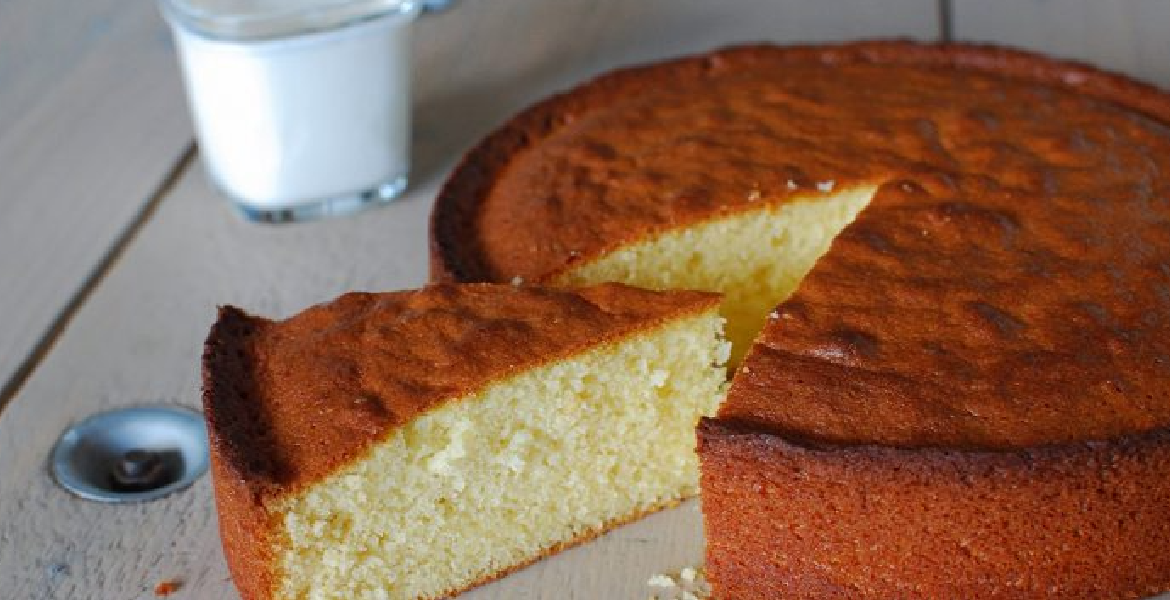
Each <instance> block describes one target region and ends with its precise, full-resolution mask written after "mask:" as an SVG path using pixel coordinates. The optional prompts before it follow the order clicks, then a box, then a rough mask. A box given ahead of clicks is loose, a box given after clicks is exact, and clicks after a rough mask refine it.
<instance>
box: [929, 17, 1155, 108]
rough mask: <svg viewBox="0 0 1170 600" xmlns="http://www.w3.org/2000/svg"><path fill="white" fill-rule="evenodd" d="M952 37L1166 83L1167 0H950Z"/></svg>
mask: <svg viewBox="0 0 1170 600" xmlns="http://www.w3.org/2000/svg"><path fill="white" fill-rule="evenodd" d="M952 14H953V31H954V35H955V38H956V39H960V40H978V41H986V42H998V43H1002V44H1010V45H1014V46H1019V47H1022V48H1029V49H1033V50H1040V51H1043V52H1047V53H1050V54H1052V55H1055V56H1060V57H1064V58H1072V59H1077V60H1082V61H1087V62H1089V63H1092V64H1095V65H1097V66H1101V67H1106V68H1109V69H1113V70H1117V71H1121V72H1123V73H1128V74H1130V75H1133V76H1136V77H1139V78H1142V79H1145V80H1147V81H1150V82H1152V83H1155V84H1158V85H1161V86H1163V87H1170V60H1167V57H1170V34H1167V25H1168V24H1170V2H1164V1H1161V0H1111V1H1102V0H954V4H953V12H952Z"/></svg>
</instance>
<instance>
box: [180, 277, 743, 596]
mask: <svg viewBox="0 0 1170 600" xmlns="http://www.w3.org/2000/svg"><path fill="white" fill-rule="evenodd" d="M718 303H719V298H718V296H717V295H714V294H710V293H706V292H682V291H679V292H653V291H646V290H640V289H636V288H631V287H627V286H623V285H619V284H608V285H601V286H595V287H590V288H584V289H579V290H572V291H567V290H551V289H540V288H535V287H517V286H512V285H490V284H475V285H437V286H430V287H427V288H425V289H422V290H419V291H408V292H391V293H383V294H367V293H350V294H346V295H344V296H342V297H340V298H338V299H337V300H335V301H333V302H330V303H328V304H323V305H320V306H316V307H313V308H310V309H308V310H306V311H304V312H303V313H300V314H298V315H296V316H293V317H291V318H289V319H287V320H283V321H272V320H268V319H264V318H260V317H255V316H249V315H247V314H245V313H243V312H242V311H240V310H239V309H236V308H231V307H225V308H222V309H221V310H220V313H219V316H218V319H217V321H216V323H215V324H214V326H213V327H212V329H211V332H210V334H209V337H208V340H207V343H206V347H205V352H204V358H203V364H204V370H203V381H204V389H203V400H204V410H205V413H206V416H207V422H208V429H209V437H210V441H211V460H212V476H213V482H214V485H215V496H216V505H217V510H218V514H219V523H220V530H221V538H222V542H223V547H224V552H225V555H226V557H227V562H228V566H229V567H230V569H231V573H232V576H233V579H234V581H235V583H236V586H237V587H238V588H239V590H240V592H241V594H242V596H243V597H244V598H245V600H269V599H281V600H294V599H295V600H309V599H311V600H326V599H345V600H372V599H400V598H420V599H421V598H439V597H446V596H449V595H452V594H454V593H457V592H458V591H460V590H464V589H466V588H469V587H471V586H474V585H477V584H480V583H482V582H486V581H488V580H491V579H494V578H497V577H500V576H502V575H503V574H505V573H507V572H509V571H511V570H514V569H517V568H519V567H521V566H523V565H525V564H527V563H530V562H532V561H534V560H536V559H538V558H540V557H542V556H544V555H547V554H549V553H552V552H555V551H557V550H558V549H561V548H564V547H566V546H570V545H572V544H576V543H579V542H581V541H583V540H586V539H588V538H591V537H593V536H596V535H598V534H600V533H601V532H603V531H605V530H607V529H609V528H611V527H613V526H615V525H617V524H620V523H622V522H625V521H629V520H631V519H635V518H637V517H639V516H640V515H643V514H646V513H649V512H651V511H654V510H657V509H660V508H663V507H665V506H669V505H671V504H673V503H676V502H678V501H679V500H680V499H683V498H686V497H688V496H692V495H694V494H695V493H696V492H697V486H698V465H697V458H696V455H695V452H694V446H695V437H694V428H695V425H696V423H697V421H698V418H699V416H700V415H709V414H712V413H713V412H714V409H715V405H716V403H717V402H718V400H719V398H720V397H721V396H722V393H723V388H724V387H725V385H726V370H725V367H724V366H723V364H722V363H723V361H724V360H726V356H727V352H728V350H729V348H728V345H727V343H726V342H723V341H721V339H720V337H719V336H720V329H721V327H722V321H721V318H720V317H719V316H718Z"/></svg>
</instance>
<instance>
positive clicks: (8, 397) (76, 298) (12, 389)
mask: <svg viewBox="0 0 1170 600" xmlns="http://www.w3.org/2000/svg"><path fill="white" fill-rule="evenodd" d="M194 160H195V142H194V141H191V142H188V143H187V147H186V149H185V150H183V153H182V154H181V155H180V156H179V159H178V160H176V161H175V163H174V164H173V165H172V166H171V168H170V169H169V170H167V172H166V175H165V176H164V177H163V179H162V181H161V182H160V183H159V185H158V187H157V188H156V189H155V191H154V193H152V194H151V195H150V196H149V197H148V198H147V200H146V202H145V203H144V204H143V205H142V208H141V209H140V210H139V211H138V213H137V214H136V215H134V218H133V219H132V220H131V221H130V223H129V224H128V225H127V226H126V228H125V229H123V230H122V232H121V233H120V234H119V235H118V237H117V239H115V240H114V243H113V244H111V245H110V248H109V250H107V251H106V254H105V256H103V257H102V258H101V260H100V261H98V263H97V266H95V267H94V269H93V271H91V272H90V274H89V276H88V277H86V278H85V281H83V282H82V284H81V286H80V287H79V288H78V289H77V291H76V292H74V294H73V296H72V297H71V298H70V299H69V302H67V303H66V304H65V306H64V307H63V308H62V309H61V312H60V313H58V314H57V316H56V317H54V318H53V321H52V322H51V323H50V324H49V327H48V328H47V329H46V330H45V333H44V334H42V335H41V337H40V339H39V340H37V342H36V344H34V345H33V347H32V349H31V350H29V352H28V354H27V355H25V357H24V359H23V360H22V361H21V362H20V364H19V365H18V366H17V368H16V371H14V372H13V374H12V377H11V378H10V379H9V380H8V381H7V382H6V383H5V384H4V386H3V387H0V413H3V412H4V409H5V408H7V407H8V405H9V403H10V402H11V401H12V399H13V398H15V397H16V396H17V394H19V393H20V390H21V389H22V388H23V387H24V384H25V383H26V382H27V381H28V380H29V378H30V377H31V376H32V374H33V372H35V371H36V369H37V367H38V366H40V364H41V362H42V361H43V360H44V359H45V357H46V356H48V354H49V351H50V350H52V349H53V345H54V344H55V343H56V342H57V340H58V339H60V337H61V335H62V334H63V333H64V332H65V330H66V329H67V328H68V327H69V323H70V322H71V321H72V320H73V316H74V315H76V314H77V311H78V310H79V309H80V308H81V307H82V306H83V305H84V304H85V301H86V300H88V299H89V297H90V295H91V294H93V291H94V290H95V289H97V286H98V285H100V284H101V282H102V280H103V279H105V277H106V275H107V274H108V273H109V272H110V270H111V269H113V267H114V265H115V264H117V262H118V259H119V258H121V256H122V254H124V253H125V251H126V248H128V247H129V246H130V243H131V242H133V241H134V238H135V237H137V236H138V232H140V231H141V230H142V228H143V227H144V226H145V225H146V224H147V223H148V222H149V221H150V219H151V217H153V216H154V214H155V212H156V211H157V209H158V206H159V204H161V203H162V200H163V198H165V197H166V196H167V195H168V194H170V192H171V190H172V189H174V187H175V186H176V185H177V184H178V182H179V181H180V180H181V179H182V178H183V175H184V174H185V173H186V172H187V170H188V169H189V168H190V167H191V164H192V163H193V162H194Z"/></svg>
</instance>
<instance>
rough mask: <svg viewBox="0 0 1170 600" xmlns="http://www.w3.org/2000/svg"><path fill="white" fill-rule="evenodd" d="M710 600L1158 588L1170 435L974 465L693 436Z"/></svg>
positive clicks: (761, 437) (1053, 594)
mask: <svg viewBox="0 0 1170 600" xmlns="http://www.w3.org/2000/svg"><path fill="white" fill-rule="evenodd" d="M699 454H700V457H701V461H702V466H701V472H702V481H701V487H702V495H703V513H704V527H705V528H706V530H707V544H708V548H707V575H708V579H710V580H711V583H712V586H713V588H714V589H715V590H716V591H717V592H718V593H717V595H716V596H715V597H716V598H719V599H721V600H731V599H734V600H771V599H774V598H786V599H792V600H801V599H806V598H807V599H810V600H811V599H814V598H815V599H817V600H823V599H831V598H840V599H843V600H844V599H848V600H863V599H866V600H867V599H885V598H905V599H907V600H910V599H921V600H933V599H936V598H980V599H985V600H996V599H1005V600H1006V599H1017V600H1018V599H1026V598H1061V599H1062V600H1101V599H1103V598H1110V599H1115V598H1135V599H1136V598H1146V597H1149V596H1153V595H1155V594H1157V593H1159V592H1162V591H1165V590H1166V589H1168V588H1170V554H1168V553H1167V552H1166V551H1165V548H1166V547H1167V546H1168V545H1170V515H1168V514H1167V513H1168V511H1170V508H1168V507H1170V485H1168V484H1167V482H1166V477H1165V474H1166V473H1170V432H1167V431H1165V430H1162V431H1156V432H1151V433H1147V434H1142V435H1137V436H1131V437H1128V438H1125V439H1122V440H1118V441H1115V442H1112V443H1099V442H1093V443H1084V444H1072V445H1062V446H1039V447H1035V448H1027V449H1020V450H1015V451H997V452H975V451H956V450H948V449H937V448H935V449H932V448H912V449H903V448H891V447H883V446H855V447H841V446H837V445H828V446H820V445H815V444H811V445H810V444H801V443H794V442H792V441H790V440H785V439H783V438H782V437H781V436H776V435H772V434H770V433H767V432H761V431H758V430H754V429H752V428H750V427H744V426H740V425H735V424H729V423H721V422H718V421H716V420H712V419H704V420H703V422H702V423H701V424H700V426H699Z"/></svg>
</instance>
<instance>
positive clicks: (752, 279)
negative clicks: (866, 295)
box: [556, 185, 877, 364]
mask: <svg viewBox="0 0 1170 600" xmlns="http://www.w3.org/2000/svg"><path fill="white" fill-rule="evenodd" d="M876 191H877V185H857V186H851V187H847V188H840V189H838V190H836V191H835V192H832V193H826V194H818V195H816V196H809V197H805V198H798V199H795V200H791V201H789V202H787V203H785V204H781V205H779V206H777V205H770V204H764V203H762V202H761V208H760V209H759V210H753V211H748V212H744V213H741V214H737V215H734V216H730V217H726V218H721V219H715V220H711V221H707V222H704V223H700V224H697V225H694V226H691V227H687V228H684V229H680V230H676V231H669V232H667V233H664V234H661V235H659V236H657V237H655V238H653V239H650V240H648V241H644V242H640V243H637V244H631V245H629V246H626V247H623V248H621V249H619V250H616V251H614V252H610V253H608V254H606V255H604V256H602V257H600V258H598V259H597V260H594V261H591V262H588V263H585V264H583V265H581V266H580V267H577V268H575V269H573V270H571V271H568V272H566V273H564V274H563V275H562V276H561V277H560V279H559V280H558V281H557V282H556V283H557V284H559V285H592V284H596V283H603V282H607V281H618V282H622V283H627V284H630V285H636V286H640V287H646V288H651V289H671V288H674V289H694V290H709V291H716V292H722V293H723V294H724V295H725V297H724V300H723V308H722V309H721V310H722V312H723V315H724V316H725V317H726V318H727V339H728V340H729V341H730V342H731V343H732V351H731V360H730V362H731V364H738V363H739V362H740V360H741V359H742V357H743V355H744V354H745V353H746V352H747V350H748V348H749V347H750V346H751V343H752V340H753V339H754V338H755V336H756V334H757V333H759V331H760V329H761V328H762V327H763V325H764V319H765V317H766V316H767V314H768V313H769V312H770V311H771V310H772V309H773V308H774V307H775V306H776V305H777V304H779V303H780V302H781V301H783V300H784V299H786V298H787V297H788V296H789V295H790V294H792V292H793V291H794V290H795V289H796V286H797V284H798V283H800V280H801V279H803V278H804V276H805V275H806V274H807V273H808V272H809V271H810V270H811V269H812V267H813V264H814V263H815V262H816V260H817V259H818V258H820V256H821V255H823V254H824V253H825V252H826V251H827V250H828V249H829V244H830V243H831V242H832V241H833V238H835V237H836V236H837V234H838V233H840V232H841V230H842V229H844V228H845V226H846V225H848V224H849V223H851V222H852V221H853V219H854V218H855V217H856V216H857V214H858V213H859V212H861V209H863V208H865V206H866V205H867V204H869V201H870V200H871V199H872V198H873V195H874V193H875V192H876Z"/></svg>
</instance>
